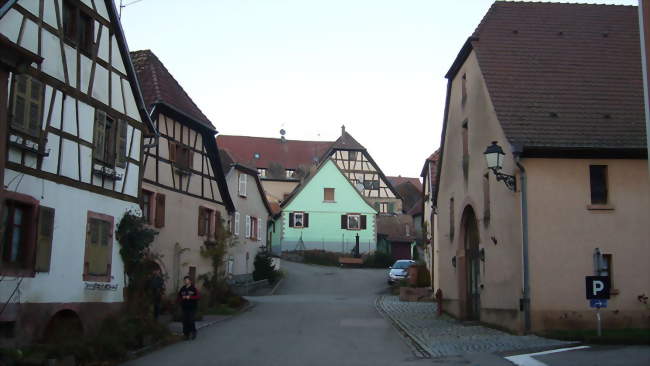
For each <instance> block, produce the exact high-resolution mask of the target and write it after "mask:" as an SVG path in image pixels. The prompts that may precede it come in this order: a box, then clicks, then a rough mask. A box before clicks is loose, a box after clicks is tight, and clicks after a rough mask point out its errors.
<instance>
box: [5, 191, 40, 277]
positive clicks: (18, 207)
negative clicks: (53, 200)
mask: <svg viewBox="0 0 650 366" xmlns="http://www.w3.org/2000/svg"><path fill="white" fill-rule="evenodd" d="M32 210H33V207H32V206H29V205H27V204H23V203H21V202H18V201H6V205H5V209H4V213H3V216H4V217H3V220H2V222H3V228H4V237H3V238H2V239H3V240H2V265H3V267H4V266H7V267H12V268H15V269H25V268H28V267H29V252H30V249H31V248H30V245H29V238H28V236H29V232H30V226H31V225H30V216H31V214H32Z"/></svg>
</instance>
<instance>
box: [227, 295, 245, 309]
mask: <svg viewBox="0 0 650 366" xmlns="http://www.w3.org/2000/svg"><path fill="white" fill-rule="evenodd" d="M243 304H244V299H243V298H242V297H241V296H230V297H229V298H228V306H229V307H231V308H233V309H239V308H240V307H241V306H242V305H243Z"/></svg>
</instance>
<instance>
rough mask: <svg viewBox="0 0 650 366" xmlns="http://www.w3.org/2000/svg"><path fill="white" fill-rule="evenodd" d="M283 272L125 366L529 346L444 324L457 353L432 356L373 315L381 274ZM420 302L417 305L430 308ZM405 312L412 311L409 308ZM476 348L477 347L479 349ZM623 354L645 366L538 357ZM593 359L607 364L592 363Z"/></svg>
mask: <svg viewBox="0 0 650 366" xmlns="http://www.w3.org/2000/svg"><path fill="white" fill-rule="evenodd" d="M282 267H283V269H284V271H285V273H286V277H285V279H284V280H283V282H282V284H281V286H280V288H279V289H278V290H277V292H276V294H275V295H273V296H261V297H250V299H251V301H253V303H254V304H255V306H254V307H253V308H252V309H251V310H249V311H247V312H245V313H243V314H241V315H239V316H236V317H234V318H233V319H230V320H228V321H224V322H221V323H217V324H215V325H212V326H209V327H206V328H203V329H201V330H200V331H199V334H198V337H197V339H196V340H194V341H183V342H181V343H177V344H174V345H172V346H169V347H166V348H164V349H161V350H158V351H156V352H153V353H151V354H148V355H146V356H144V357H142V358H140V359H137V360H134V361H132V362H129V363H127V364H126V365H129V366H135V365H185V364H188V365H189V364H191V365H262V364H263V365H391V366H395V365H431V364H435V365H481V366H509V365H513V363H511V362H510V361H508V360H506V359H505V357H506V356H508V355H511V354H516V353H517V352H510V353H504V352H503V351H507V350H506V349H504V347H512V344H513V343H512V342H513V341H512V339H513V338H519V339H520V340H519V342H523V341H526V340H524V339H522V337H514V336H510V335H507V334H501V333H500V332H496V331H492V332H490V330H488V329H486V328H483V327H467V326H464V325H460V324H454V323H452V324H451V327H445V329H444V333H445V334H444V335H438V339H439V342H437V343H440V344H443V343H444V342H448V341H449V337H448V336H449V335H450V333H454V334H455V336H453V338H455V339H454V340H452V342H451V343H453V346H454V347H455V349H456V351H457V352H456V353H457V354H449V353H448V354H446V355H444V356H440V354H438V355H436V354H431V355H430V356H429V355H427V354H423V353H421V352H419V351H418V348H417V347H413V346H412V345H411V344H412V343H411V341H410V340H407V339H406V338H404V337H402V336H401V335H400V332H399V331H397V330H396V329H395V328H394V327H393V325H392V324H391V321H390V320H389V319H387V318H385V317H384V316H382V315H381V313H380V312H379V311H378V310H377V308H376V300H377V298H378V297H382V298H383V297H385V296H387V295H388V287H387V285H386V281H385V276H386V271H385V270H381V269H379V270H377V269H351V268H344V269H341V268H337V267H324V266H316V265H304V264H297V263H292V262H287V261H283V262H282ZM402 304H405V303H402ZM417 304H419V305H417V306H418V307H420V308H422V306H429V307H433V306H434V305H433V304H431V303H426V304H425V303H417ZM432 310H433V308H432ZM432 312H433V311H432ZM409 313H412V314H417V311H413V309H411V310H410V311H409ZM412 319H413V318H411V321H412ZM467 332H472V333H475V334H467ZM488 333H489V334H488ZM515 342H517V341H515ZM478 343H480V344H481V345H482V347H477V344H478ZM534 346H535V345H533V344H531V347H534ZM447 347H448V345H447ZM499 347H500V348H499ZM472 348H475V350H474V351H472V350H471V349H472ZM548 348H550V347H546V349H548ZM430 351H431V350H430ZM521 352H523V351H521ZM521 352H518V353H521ZM452 353H453V352H452ZM621 355H625V359H627V360H628V361H626V362H629V360H630V359H633V360H636V361H638V362H639V363H634V365H637V364H638V365H643V364H644V362H645V361H644V360H646V359H647V356H648V349H647V347H626V348H620V347H609V348H604V349H602V348H600V349H594V348H591V349H586V350H582V351H574V352H564V353H560V354H551V355H546V356H543V357H545V358H546V359H547V360H549V361H552V362H548V365H550V366H555V365H569V364H606V365H614V364H617V363H615V362H614V363H610V361H615V360H617V359H618V360H621V361H622V360H623V358H621ZM539 358H542V357H541V356H540V357H539ZM598 360H605V361H606V363H593V362H592V361H598ZM628 364H632V363H628ZM536 365H537V364H536Z"/></svg>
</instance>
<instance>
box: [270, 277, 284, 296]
mask: <svg viewBox="0 0 650 366" xmlns="http://www.w3.org/2000/svg"><path fill="white" fill-rule="evenodd" d="M282 281H284V278H280V281H278V283H276V284H275V286H273V289H272V290H271V293H270V294H269V296H273V295H275V291H276V290H277V289H278V287H280V284H281V283H282Z"/></svg>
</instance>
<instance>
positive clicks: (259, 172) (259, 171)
mask: <svg viewBox="0 0 650 366" xmlns="http://www.w3.org/2000/svg"><path fill="white" fill-rule="evenodd" d="M257 175H259V176H260V178H266V169H264V168H257Z"/></svg>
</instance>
